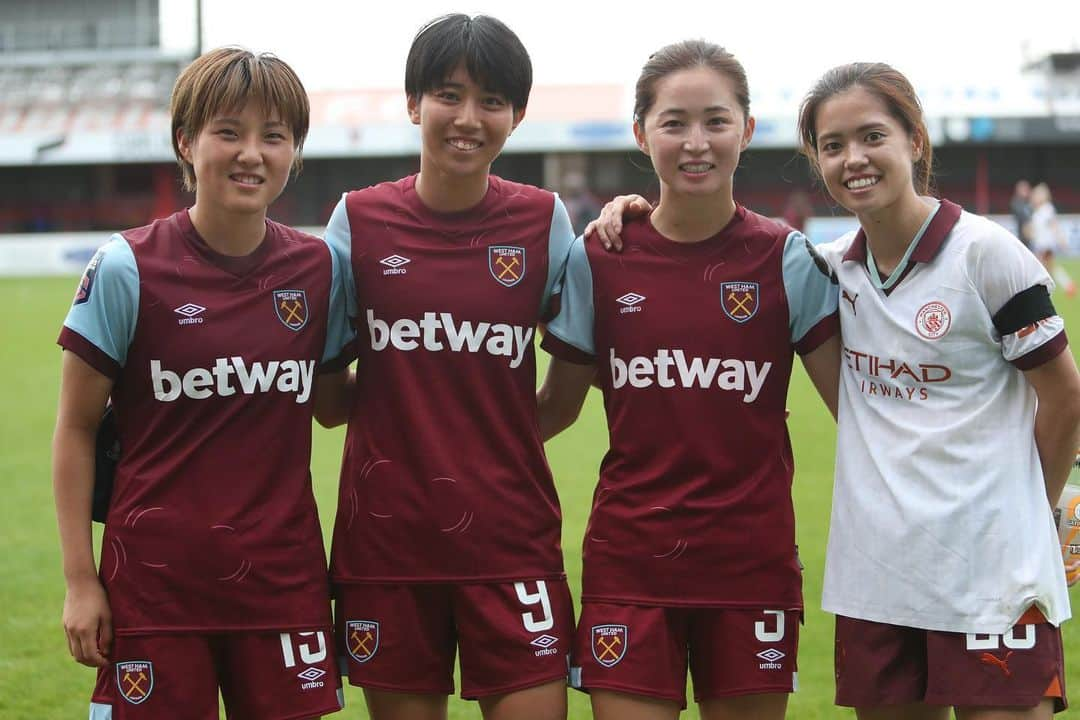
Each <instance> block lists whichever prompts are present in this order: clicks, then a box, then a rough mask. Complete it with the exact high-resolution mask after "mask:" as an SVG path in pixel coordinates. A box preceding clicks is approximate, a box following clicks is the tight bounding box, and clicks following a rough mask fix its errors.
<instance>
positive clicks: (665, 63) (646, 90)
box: [634, 40, 750, 127]
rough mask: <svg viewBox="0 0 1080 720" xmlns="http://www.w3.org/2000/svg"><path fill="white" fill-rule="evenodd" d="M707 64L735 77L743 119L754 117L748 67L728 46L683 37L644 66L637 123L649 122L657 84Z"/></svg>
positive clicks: (637, 92)
mask: <svg viewBox="0 0 1080 720" xmlns="http://www.w3.org/2000/svg"><path fill="white" fill-rule="evenodd" d="M696 67H707V68H711V69H713V70H715V71H716V72H718V73H720V74H721V75H723V76H725V77H728V78H731V82H732V83H734V85H735V97H736V98H737V99H738V101H739V105H740V106H741V107H742V110H743V120H745V119H746V118H748V117H750V86H749V83H748V82H747V80H746V70H744V69H743V66H742V63H740V62H739V61H738V60H736V59H735V56H734V55H732V54H731V53H730V52H728V51H727V50H725V49H724V48H722V47H720V46H719V45H716V44H714V43H710V42H705V41H704V40H683V41H682V42H677V43H672V44H671V45H665V46H664V47H662V48H660V49H659V50H657V51H656V52H654V53H653V54H652V55H650V56H649V59H648V61H647V62H646V63H645V66H644V67H643V68H641V75H639V76H638V81H637V87H636V88H635V90H634V122H636V123H638V124H639V125H641V126H642V127H644V125H645V114H646V113H648V112H649V110H650V109H651V108H652V106H653V103H654V102H656V83H658V82H659V81H661V80H663V79H664V78H665V77H667V76H668V75H670V74H672V73H675V72H679V71H680V70H690V69H693V68H696Z"/></svg>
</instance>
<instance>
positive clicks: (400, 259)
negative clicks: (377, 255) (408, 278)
mask: <svg viewBox="0 0 1080 720" xmlns="http://www.w3.org/2000/svg"><path fill="white" fill-rule="evenodd" d="M411 262H412V260H410V259H409V258H407V257H404V256H402V255H388V256H387V257H384V258H383V259H382V260H380V261H379V263H380V264H382V265H385V266H386V269H385V270H383V272H382V274H383V275H404V274H405V273H406V272H407V271H406V270H405V266H406V265H408V264H409V263H411Z"/></svg>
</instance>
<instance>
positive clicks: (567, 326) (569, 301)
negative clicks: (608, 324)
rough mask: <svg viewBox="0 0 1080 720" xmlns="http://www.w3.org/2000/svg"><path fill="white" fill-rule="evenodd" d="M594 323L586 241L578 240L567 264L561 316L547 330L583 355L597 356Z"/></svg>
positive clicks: (571, 247)
mask: <svg viewBox="0 0 1080 720" xmlns="http://www.w3.org/2000/svg"><path fill="white" fill-rule="evenodd" d="M595 322H596V310H595V308H594V306H593V279H592V268H591V267H590V266H589V257H588V255H586V254H585V238H584V237H579V238H578V239H577V240H574V243H573V244H572V245H571V246H570V256H569V258H568V259H567V261H566V279H565V280H564V281H563V288H562V302H561V306H560V308H559V314H558V315H556V316H555V319H554V320H552V321H551V322H550V323H548V327H547V331H548V332H549V333H551V334H552V335H554V336H555V337H556V338H558V339H559V340H562V341H563V342H564V343H567V344H569V345H573V346H574V347H576V348H577V349H578V350H580V351H581V352H583V353H586V354H588V355H593V356H595V355H596V342H595V340H594V338H593V327H594V326H595Z"/></svg>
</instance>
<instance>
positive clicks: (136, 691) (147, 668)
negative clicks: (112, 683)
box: [116, 660, 154, 705]
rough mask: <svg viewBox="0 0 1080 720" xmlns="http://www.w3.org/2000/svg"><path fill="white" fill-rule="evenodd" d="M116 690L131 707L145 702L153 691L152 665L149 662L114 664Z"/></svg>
mask: <svg viewBox="0 0 1080 720" xmlns="http://www.w3.org/2000/svg"><path fill="white" fill-rule="evenodd" d="M116 689H117V690H119V691H120V694H121V695H122V696H123V698H124V699H125V700H127V701H128V702H129V703H131V704H132V705H138V704H140V703H142V702H145V701H146V699H147V698H149V697H150V693H151V691H152V690H153V689H154V664H153V663H152V662H150V661H149V660H127V661H125V662H118V663H116Z"/></svg>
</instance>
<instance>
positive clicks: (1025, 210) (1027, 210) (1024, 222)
mask: <svg viewBox="0 0 1080 720" xmlns="http://www.w3.org/2000/svg"><path fill="white" fill-rule="evenodd" d="M1009 211H1010V212H1012V216H1013V221H1014V222H1016V237H1018V238H1020V242H1022V243H1024V245H1026V246H1027V247H1028V248H1030V247H1031V226H1030V225H1029V223H1030V222H1031V183H1030V182H1028V181H1027V180H1017V181H1016V185H1015V186H1014V187H1013V194H1012V198H1010V199H1009Z"/></svg>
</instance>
